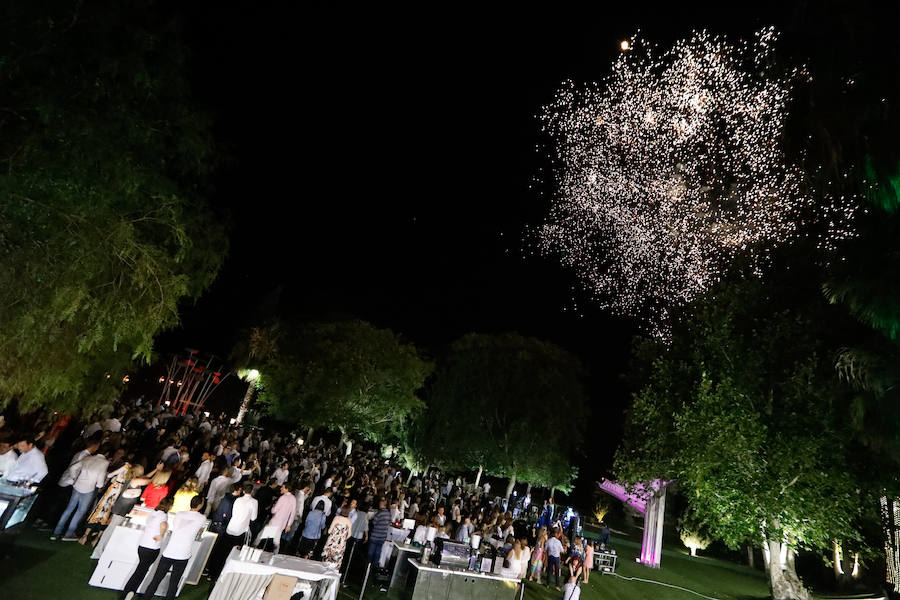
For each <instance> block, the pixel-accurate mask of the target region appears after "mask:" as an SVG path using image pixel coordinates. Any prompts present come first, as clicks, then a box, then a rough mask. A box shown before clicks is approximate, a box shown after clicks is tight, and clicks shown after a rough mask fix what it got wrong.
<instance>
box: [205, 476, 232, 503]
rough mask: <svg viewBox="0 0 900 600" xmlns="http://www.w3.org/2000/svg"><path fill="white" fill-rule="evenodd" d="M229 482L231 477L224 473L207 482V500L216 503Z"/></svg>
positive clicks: (223, 493)
mask: <svg viewBox="0 0 900 600" xmlns="http://www.w3.org/2000/svg"><path fill="white" fill-rule="evenodd" d="M231 483H232V481H231V478H230V477H226V476H224V475H219V476H218V477H216V478H215V479H213V480H212V483H210V484H209V491H208V492H206V500H207V502H209V503H210V504H216V503H218V502H219V501H221V500H222V498H223V497H224V496H225V492H226V491H227V490H228V487H229V486H230V485H231Z"/></svg>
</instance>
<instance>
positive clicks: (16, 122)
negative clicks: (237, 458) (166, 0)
mask: <svg viewBox="0 0 900 600" xmlns="http://www.w3.org/2000/svg"><path fill="white" fill-rule="evenodd" d="M158 14H159V13H157V12H155V11H154V7H153V6H152V5H151V4H149V3H140V2H135V3H124V4H123V3H116V2H100V3H92V4H91V5H89V6H86V5H84V4H82V3H68V2H43V3H42V2H24V1H22V2H10V3H5V4H4V8H3V17H4V18H3V19H0V23H2V25H0V26H2V28H3V33H4V35H3V37H2V39H3V40H4V41H5V45H3V46H2V47H0V76H2V78H3V82H2V85H0V106H2V108H0V156H2V160H3V162H4V168H3V170H2V173H0V260H2V261H3V264H4V265H6V268H5V269H4V270H3V272H2V274H0V369H2V370H3V372H4V373H5V375H4V377H3V378H0V401H2V402H6V401H8V400H9V399H11V398H18V399H19V401H20V405H21V406H23V407H25V408H33V407H37V406H48V407H52V408H55V409H59V410H64V411H75V412H89V411H90V410H92V409H93V408H95V407H96V406H98V405H100V404H103V403H105V402H106V401H108V399H109V398H110V397H112V396H114V395H115V394H116V393H117V391H118V390H117V388H116V386H115V384H116V383H119V382H120V380H121V376H122V374H123V373H124V371H125V370H126V369H127V368H128V367H129V366H130V365H131V363H132V361H133V360H134V359H136V358H140V359H144V360H149V358H150V356H151V351H152V345H153V338H154V337H155V336H156V335H157V334H158V333H159V332H160V331H162V330H163V329H165V328H167V327H171V326H173V325H174V324H176V323H177V322H178V304H179V302H180V301H181V300H183V299H186V298H197V297H198V296H199V295H200V293H201V292H202V291H203V290H204V289H205V288H206V287H207V286H208V285H209V284H210V282H211V281H212V280H213V278H214V277H215V275H216V273H217V271H218V268H219V266H220V264H221V261H222V254H223V250H224V248H225V241H224V236H223V231H222V228H221V226H220V225H218V224H217V223H216V222H215V221H214V220H213V219H211V218H210V216H209V214H208V213H207V211H206V209H205V208H204V206H203V205H202V203H200V202H198V201H197V199H196V196H197V194H198V192H199V191H200V189H201V188H200V185H199V183H200V182H201V181H202V176H203V175H205V174H206V173H208V172H209V169H210V167H211V165H212V161H211V157H212V151H213V148H212V143H211V141H210V139H211V138H210V135H209V131H208V123H207V120H206V119H205V117H204V116H203V115H202V114H201V113H199V112H198V111H197V110H196V109H194V108H193V105H192V103H191V101H190V97H189V90H188V85H187V82H186V79H185V73H184V69H185V56H184V52H183V47H182V46H181V44H180V43H179V42H178V39H177V35H176V32H175V31H174V30H173V29H172V28H171V27H170V26H169V24H168V23H165V22H161V21H160V19H159V17H158ZM106 373H110V374H111V376H110V378H109V380H107V377H106Z"/></svg>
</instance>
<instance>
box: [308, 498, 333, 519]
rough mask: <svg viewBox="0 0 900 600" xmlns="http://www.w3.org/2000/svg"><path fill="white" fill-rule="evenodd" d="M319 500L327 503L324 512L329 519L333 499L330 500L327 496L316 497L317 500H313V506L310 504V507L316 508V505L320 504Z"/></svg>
mask: <svg viewBox="0 0 900 600" xmlns="http://www.w3.org/2000/svg"><path fill="white" fill-rule="evenodd" d="M319 500H321V501H322V502H324V503H325V510H324V511H323V512H324V513H325V516H326V517H327V516H328V515H330V514H331V498H329V497H327V496H325V495H322V496H316V497H315V498H313V501H312V504H310V506H311V507H313V508H315V507H316V505H317V504H318V503H319Z"/></svg>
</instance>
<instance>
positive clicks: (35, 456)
mask: <svg viewBox="0 0 900 600" xmlns="http://www.w3.org/2000/svg"><path fill="white" fill-rule="evenodd" d="M46 476H47V461H45V460H44V453H43V452H41V451H40V450H38V449H37V446H35V447H34V448H32V449H31V450H29V451H28V452H26V453H25V454H23V455H21V456H20V457H19V458H18V459H16V464H14V465H13V468H12V469H10V470H9V473H7V474H6V475H5V476H4V477H5V478H6V479H8V480H9V481H26V480H29V479H30V480H31V481H34V482H35V483H37V482H39V481H41V480H42V479H43V478H44V477H46Z"/></svg>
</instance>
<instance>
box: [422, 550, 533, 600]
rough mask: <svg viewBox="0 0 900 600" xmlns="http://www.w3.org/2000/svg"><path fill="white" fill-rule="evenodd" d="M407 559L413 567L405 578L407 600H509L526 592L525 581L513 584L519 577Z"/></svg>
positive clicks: (520, 596) (517, 581)
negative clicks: (425, 563) (517, 587)
mask: <svg viewBox="0 0 900 600" xmlns="http://www.w3.org/2000/svg"><path fill="white" fill-rule="evenodd" d="M407 562H408V563H409V564H410V565H411V566H412V567H413V568H412V569H411V570H410V573H409V577H408V579H407V581H406V598H408V599H410V600H430V599H431V598H447V599H448V600H510V599H513V598H516V597H517V596H518V598H519V600H521V598H522V595H523V594H524V593H525V586H524V584H523V585H521V586H519V588H520V589H519V590H518V594H517V593H516V592H517V590H516V584H518V583H520V580H519V579H516V578H512V577H503V576H501V575H494V574H492V573H480V572H476V571H468V570H466V569H457V568H451V567H440V566H435V565H431V564H429V565H423V564H421V563H419V561H417V560H413V559H411V558H409V559H407Z"/></svg>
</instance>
